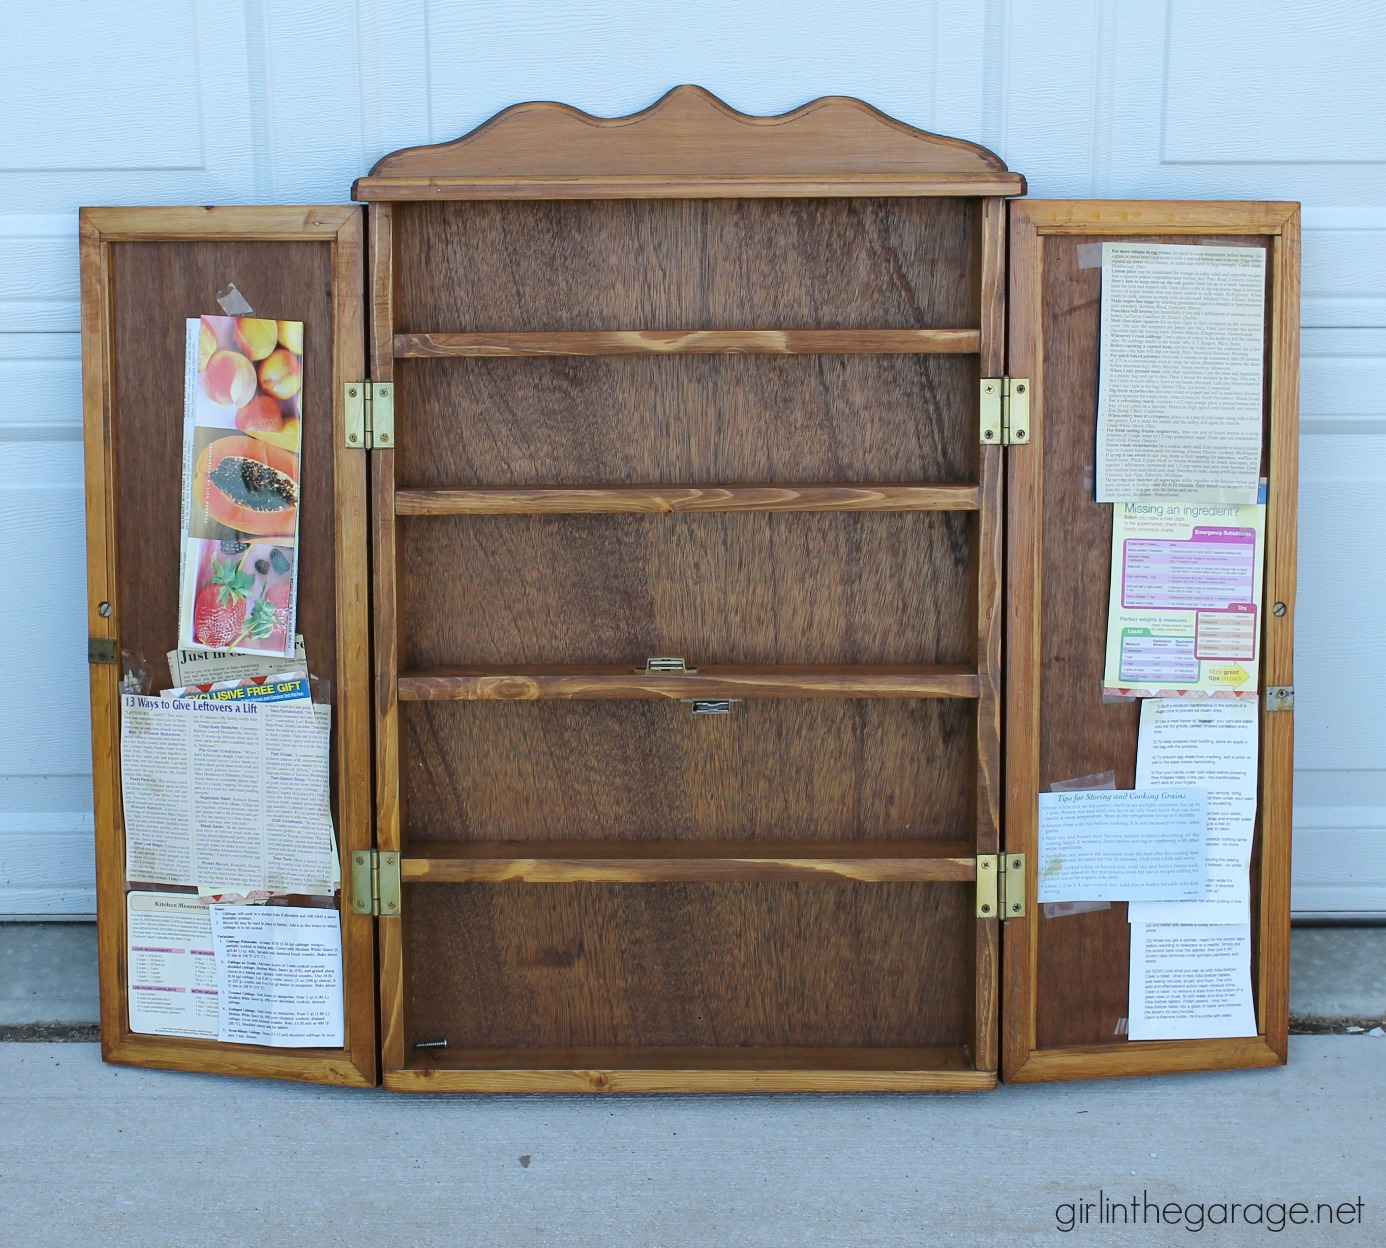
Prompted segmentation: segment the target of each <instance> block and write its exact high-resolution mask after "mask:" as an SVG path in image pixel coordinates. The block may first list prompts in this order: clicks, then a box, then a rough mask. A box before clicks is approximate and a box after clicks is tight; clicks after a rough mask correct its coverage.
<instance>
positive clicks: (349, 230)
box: [80, 206, 378, 1086]
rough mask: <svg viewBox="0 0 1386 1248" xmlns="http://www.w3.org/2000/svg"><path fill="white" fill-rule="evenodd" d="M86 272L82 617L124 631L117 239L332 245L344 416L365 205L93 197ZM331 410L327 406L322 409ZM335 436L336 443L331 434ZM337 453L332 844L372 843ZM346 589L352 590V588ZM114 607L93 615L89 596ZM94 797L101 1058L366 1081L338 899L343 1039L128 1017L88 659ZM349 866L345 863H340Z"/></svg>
mask: <svg viewBox="0 0 1386 1248" xmlns="http://www.w3.org/2000/svg"><path fill="white" fill-rule="evenodd" d="M80 239H81V280H82V303H81V307H82V366H83V381H82V396H83V418H84V444H85V453H86V503H87V538H88V559H87V590H88V631H89V633H90V635H91V636H94V637H106V638H111V639H114V640H116V641H117V642H118V641H119V636H120V621H121V618H122V616H121V606H122V604H121V603H119V602H118V601H117V600H116V594H115V588H116V585H117V583H118V579H117V576H116V568H117V558H116V541H115V535H116V531H117V524H118V522H119V518H118V516H117V514H116V501H115V500H116V488H115V487H116V473H117V471H118V463H117V461H116V458H115V454H114V429H113V420H114V391H113V362H112V346H111V334H112V310H111V289H110V285H111V280H112V275H111V265H110V248H111V246H112V245H118V244H122V243H132V242H166V241H178V240H184V241H203V240H205V241H209V242H211V241H254V242H273V241H299V242H301V241H305V240H308V241H316V242H320V243H322V244H324V245H326V246H329V247H331V249H332V272H333V283H334V292H333V321H334V326H333V349H332V367H333V369H334V372H335V374H336V376H335V377H334V385H333V391H334V394H335V396H336V397H334V404H333V411H332V413H331V419H332V421H333V422H334V426H335V428H336V429H337V430H338V431H340V430H341V429H342V420H343V414H342V411H341V403H340V391H341V384H340V383H341V382H342V381H344V380H346V375H347V374H348V373H349V372H357V371H359V370H360V369H361V367H362V366H363V364H364V359H363V342H362V315H361V307H360V300H361V289H362V288H361V282H362V251H361V209H360V208H358V207H354V206H348V207H339V206H333V207H303V208H272V207H245V208H88V209H83V210H82V213H81V219H80ZM324 418H326V416H325V417H324ZM336 444H337V446H338V447H339V448H341V447H342V445H343V443H342V441H341V438H340V437H339V438H338V439H337V440H336ZM346 458H347V455H346V452H345V450H341V449H339V451H338V453H337V455H336V457H335V459H334V462H333V465H332V473H333V485H334V489H336V490H337V491H338V495H337V498H338V507H339V517H338V528H337V533H336V539H335V552H334V553H335V555H336V558H337V560H338V565H339V570H338V575H339V596H338V604H337V606H338V626H337V643H338V653H339V659H340V662H341V667H340V670H339V683H338V689H337V699H338V715H337V722H336V723H335V724H334V729H335V732H334V738H335V741H336V751H337V756H336V757H337V764H338V776H337V786H338V787H337V797H338V813H339V816H340V820H341V826H340V827H339V829H338V834H339V838H340V847H341V852H343V853H345V852H347V851H349V850H350V849H351V848H353V847H354V846H355V845H356V844H357V843H360V842H362V841H363V838H364V843H369V835H370V821H369V810H368V806H367V803H368V800H369V799H368V794H369V775H368V773H367V772H366V771H365V770H364V768H363V765H362V764H363V762H364V756H363V750H364V745H365V742H366V740H367V735H366V733H367V730H366V728H365V725H364V721H363V720H362V719H361V713H363V712H364V709H365V708H364V707H362V706H361V705H360V702H359V699H361V698H363V697H364V696H366V690H367V687H368V686H367V685H366V683H365V681H366V677H367V671H366V668H365V665H364V662H363V659H364V638H365V629H366V626H367V622H366V619H365V615H364V612H363V611H361V610H360V603H361V597H360V594H361V593H363V592H364V576H362V575H361V574H360V573H359V572H353V571H352V570H351V569H353V568H355V567H359V549H360V546H359V543H360V541H361V540H362V539H363V538H364V530H363V527H362V526H363V520H364V505H365V489H364V484H365V483H364V476H363V474H362V470H361V469H360V468H359V467H355V466H353V465H352V464H351V463H349V462H344V460H346ZM353 594H355V595H356V596H355V597H352V595H353ZM102 602H109V603H110V604H111V606H112V608H113V610H112V613H111V614H110V616H108V617H102V616H101V615H100V613H99V610H98V607H99V605H100V603H102ZM90 681H91V697H92V764H93V773H94V774H93V808H94V813H95V826H96V866H97V870H96V874H97V959H98V968H99V984H100V996H101V1033H102V1040H101V1043H102V1055H103V1057H104V1058H105V1059H106V1060H107V1061H112V1062H123V1063H126V1064H130V1065H141V1066H155V1067H159V1068H163V1069H173V1070H198V1071H208V1072H215V1073H222V1074H240V1075H260V1076H264V1077H267V1078H293V1079H299V1080H304V1081H308V1082H321V1083H337V1084H353V1085H362V1086H364V1085H373V1084H374V1083H375V1082H376V1078H377V1073H378V1072H377V1049H376V1030H375V1010H374V962H373V957H372V948H371V946H372V937H371V929H370V921H369V920H367V919H362V918H360V917H359V916H355V915H352V914H350V913H349V912H347V911H346V910H345V908H344V909H343V911H342V952H343V989H344V1019H345V1033H346V1034H345V1041H346V1043H345V1045H344V1047H343V1049H341V1050H321V1051H319V1050H293V1051H286V1050H282V1049H281V1050H275V1049H268V1048H263V1049H262V1048H260V1047H258V1046H247V1045H228V1044H222V1043H218V1042H216V1041H200V1040H191V1039H182V1038H175V1037H166V1036H144V1035H137V1034H135V1033H133V1032H131V1031H130V1028H129V1018H128V1012H127V1009H126V1001H127V996H128V992H127V988H128V982H129V981H128V968H127V965H126V938H125V924H126V912H125V904H126V903H125V846H124V837H125V828H124V811H123V807H122V801H121V788H120V758H119V742H120V693H119V681H120V667H119V665H115V666H110V665H105V664H93V665H91V668H90ZM344 874H346V873H345V872H344Z"/></svg>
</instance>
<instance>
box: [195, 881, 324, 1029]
mask: <svg viewBox="0 0 1386 1248" xmlns="http://www.w3.org/2000/svg"><path fill="white" fill-rule="evenodd" d="M211 914H212V937H213V941H214V944H215V948H216V972H217V990H218V996H217V1005H218V1015H217V1038H218V1039H220V1040H230V1041H233V1042H235V1043H239V1044H268V1045H274V1046H276V1047H280V1048H292V1047H304V1046H309V1047H318V1046H325V1047H329V1048H340V1047H341V1045H342V1044H343V1043H344V1038H343V1032H344V1026H343V1018H342V930H341V922H340V920H339V917H338V915H337V911H335V910H314V909H307V908H300V907H291V906H263V907H261V906H255V907H245V906H212V907H211Z"/></svg>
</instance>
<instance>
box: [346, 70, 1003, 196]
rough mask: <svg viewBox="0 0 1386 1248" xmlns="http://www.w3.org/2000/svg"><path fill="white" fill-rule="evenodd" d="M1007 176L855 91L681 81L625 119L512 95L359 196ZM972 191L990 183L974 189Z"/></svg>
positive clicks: (379, 173)
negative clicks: (777, 92)
mask: <svg viewBox="0 0 1386 1248" xmlns="http://www.w3.org/2000/svg"><path fill="white" fill-rule="evenodd" d="M1005 174H1006V166H1005V164H1004V163H1003V162H1002V161H1001V158H1000V157H999V156H997V155H996V154H995V153H994V152H989V151H988V150H987V149H986V148H984V147H979V146H977V145H976V144H974V143H967V142H964V141H963V140H961V139H951V138H946V137H944V136H942V135H937V134H930V133H928V132H927V131H924V130H918V129H916V128H915V127H913V126H910V125H907V124H906V123H904V122H902V121H897V120H896V119H895V118H893V117H888V116H887V115H886V114H884V113H882V112H880V111H879V110H877V109H875V108H872V107H871V106H870V105H869V104H866V103H864V102H863V101H861V100H857V99H852V98H850V97H847V96H823V97H821V98H819V99H816V100H811V101H810V102H809V103H807V104H804V105H802V106H801V107H799V108H796V109H794V110H792V111H791V112H787V113H782V114H780V115H778V116H773V117H757V116H750V115H748V114H746V113H742V112H738V111H737V110H736V109H734V108H732V107H730V106H729V105H727V104H725V103H723V102H722V101H721V100H719V99H718V98H717V97H716V96H715V95H713V94H711V93H710V92H708V91H706V90H704V89H703V88H702V87H696V86H692V85H688V84H684V85H682V86H677V87H674V88H673V89H672V90H671V91H668V92H667V93H666V94H664V95H662V96H661V97H660V98H659V99H658V100H656V101H655V102H654V103H653V104H652V105H650V107H649V108H646V109H644V110H642V111H641V112H638V113H632V114H630V115H629V116H626V117H612V118H606V117H594V116H592V115H591V114H590V113H584V112H582V111H581V110H579V109H576V108H572V107H570V106H568V105H566V104H556V103H550V102H547V101H531V102H527V103H524V104H515V105H512V106H511V107H510V108H507V109H505V110H504V111H502V112H500V113H498V114H496V116H494V117H492V118H491V119H490V120H489V121H487V122H485V123H484V124H482V125H480V126H478V127H477V128H476V129H475V130H472V131H471V132H470V133H468V134H465V135H463V136H462V137H461V138H458V139H454V140H452V141H451V142H448V143H436V144H432V145H429V146H424V147H410V148H404V149H402V150H400V151H397V152H392V153H390V155H388V156H385V157H383V158H382V159H380V160H379V161H377V162H376V164H375V166H374V167H373V168H372V169H371V172H370V176H369V177H367V178H362V179H360V180H358V182H357V184H356V187H355V188H354V194H355V195H356V197H357V198H360V199H370V198H372V197H373V196H374V195H375V194H378V193H380V192H381V191H388V189H389V184H390V183H400V182H403V183H409V182H413V183H418V182H421V181H422V182H431V181H436V180H445V179H454V178H455V179H476V178H481V179H498V180H503V181H507V182H522V181H524V180H525V179H530V178H551V179H582V180H585V181H590V180H593V179H597V178H603V177H625V178H644V179H650V180H656V179H659V180H664V179H667V180H684V181H692V182H698V183H707V182H715V181H717V180H718V179H726V178H737V179H742V178H796V177H797V178H822V177H831V176H834V175H836V176H839V177H849V178H861V177H870V176H884V175H893V176H897V177H901V178H902V179H909V180H913V181H916V182H919V183H927V182H929V181H931V180H934V179H939V180H947V181H952V180H957V181H965V180H967V179H972V180H974V181H976V182H978V183H985V184H987V185H992V184H993V183H999V182H1000V179H999V178H998V177H997V175H1005ZM1024 189H1025V181H1024V179H1023V178H1021V177H1020V175H1019V174H1010V175H1009V176H1008V177H1007V178H1006V179H1005V184H1004V185H995V186H994V188H993V190H992V193H993V194H1023V193H1024ZM664 193H665V194H669V193H670V191H669V190H665V192H664ZM946 193H952V194H968V193H969V192H968V191H967V190H965V189H958V190H953V191H949V192H946ZM971 193H973V194H980V193H985V192H983V191H979V190H977V189H976V188H975V187H974V188H973V189H972V191H971ZM418 194H419V192H418V191H417V190H415V191H414V192H413V196H411V197H414V196H418Z"/></svg>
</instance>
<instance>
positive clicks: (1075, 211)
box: [1024, 199, 1299, 235]
mask: <svg viewBox="0 0 1386 1248" xmlns="http://www.w3.org/2000/svg"><path fill="white" fill-rule="evenodd" d="M1024 213H1025V217H1026V219H1027V220H1028V221H1029V222H1030V223H1031V224H1033V225H1034V227H1035V228H1036V229H1037V230H1038V231H1039V233H1041V234H1077V235H1083V234H1113V235H1125V234H1130V235H1135V234H1271V235H1275V234H1279V233H1280V232H1281V230H1282V229H1283V228H1284V227H1285V224H1286V222H1288V221H1289V220H1290V219H1291V218H1294V219H1296V220H1297V219H1298V213H1299V205H1298V204H1295V203H1276V202H1263V201H1254V200H1224V199H1182V200H1181V199H1027V200H1026V201H1025V204H1024Z"/></svg>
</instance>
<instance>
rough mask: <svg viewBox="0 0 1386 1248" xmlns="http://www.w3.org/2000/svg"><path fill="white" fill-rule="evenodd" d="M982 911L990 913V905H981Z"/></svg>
mask: <svg viewBox="0 0 1386 1248" xmlns="http://www.w3.org/2000/svg"><path fill="white" fill-rule="evenodd" d="M982 913H983V914H990V913H991V907H990V906H983V907H982Z"/></svg>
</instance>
